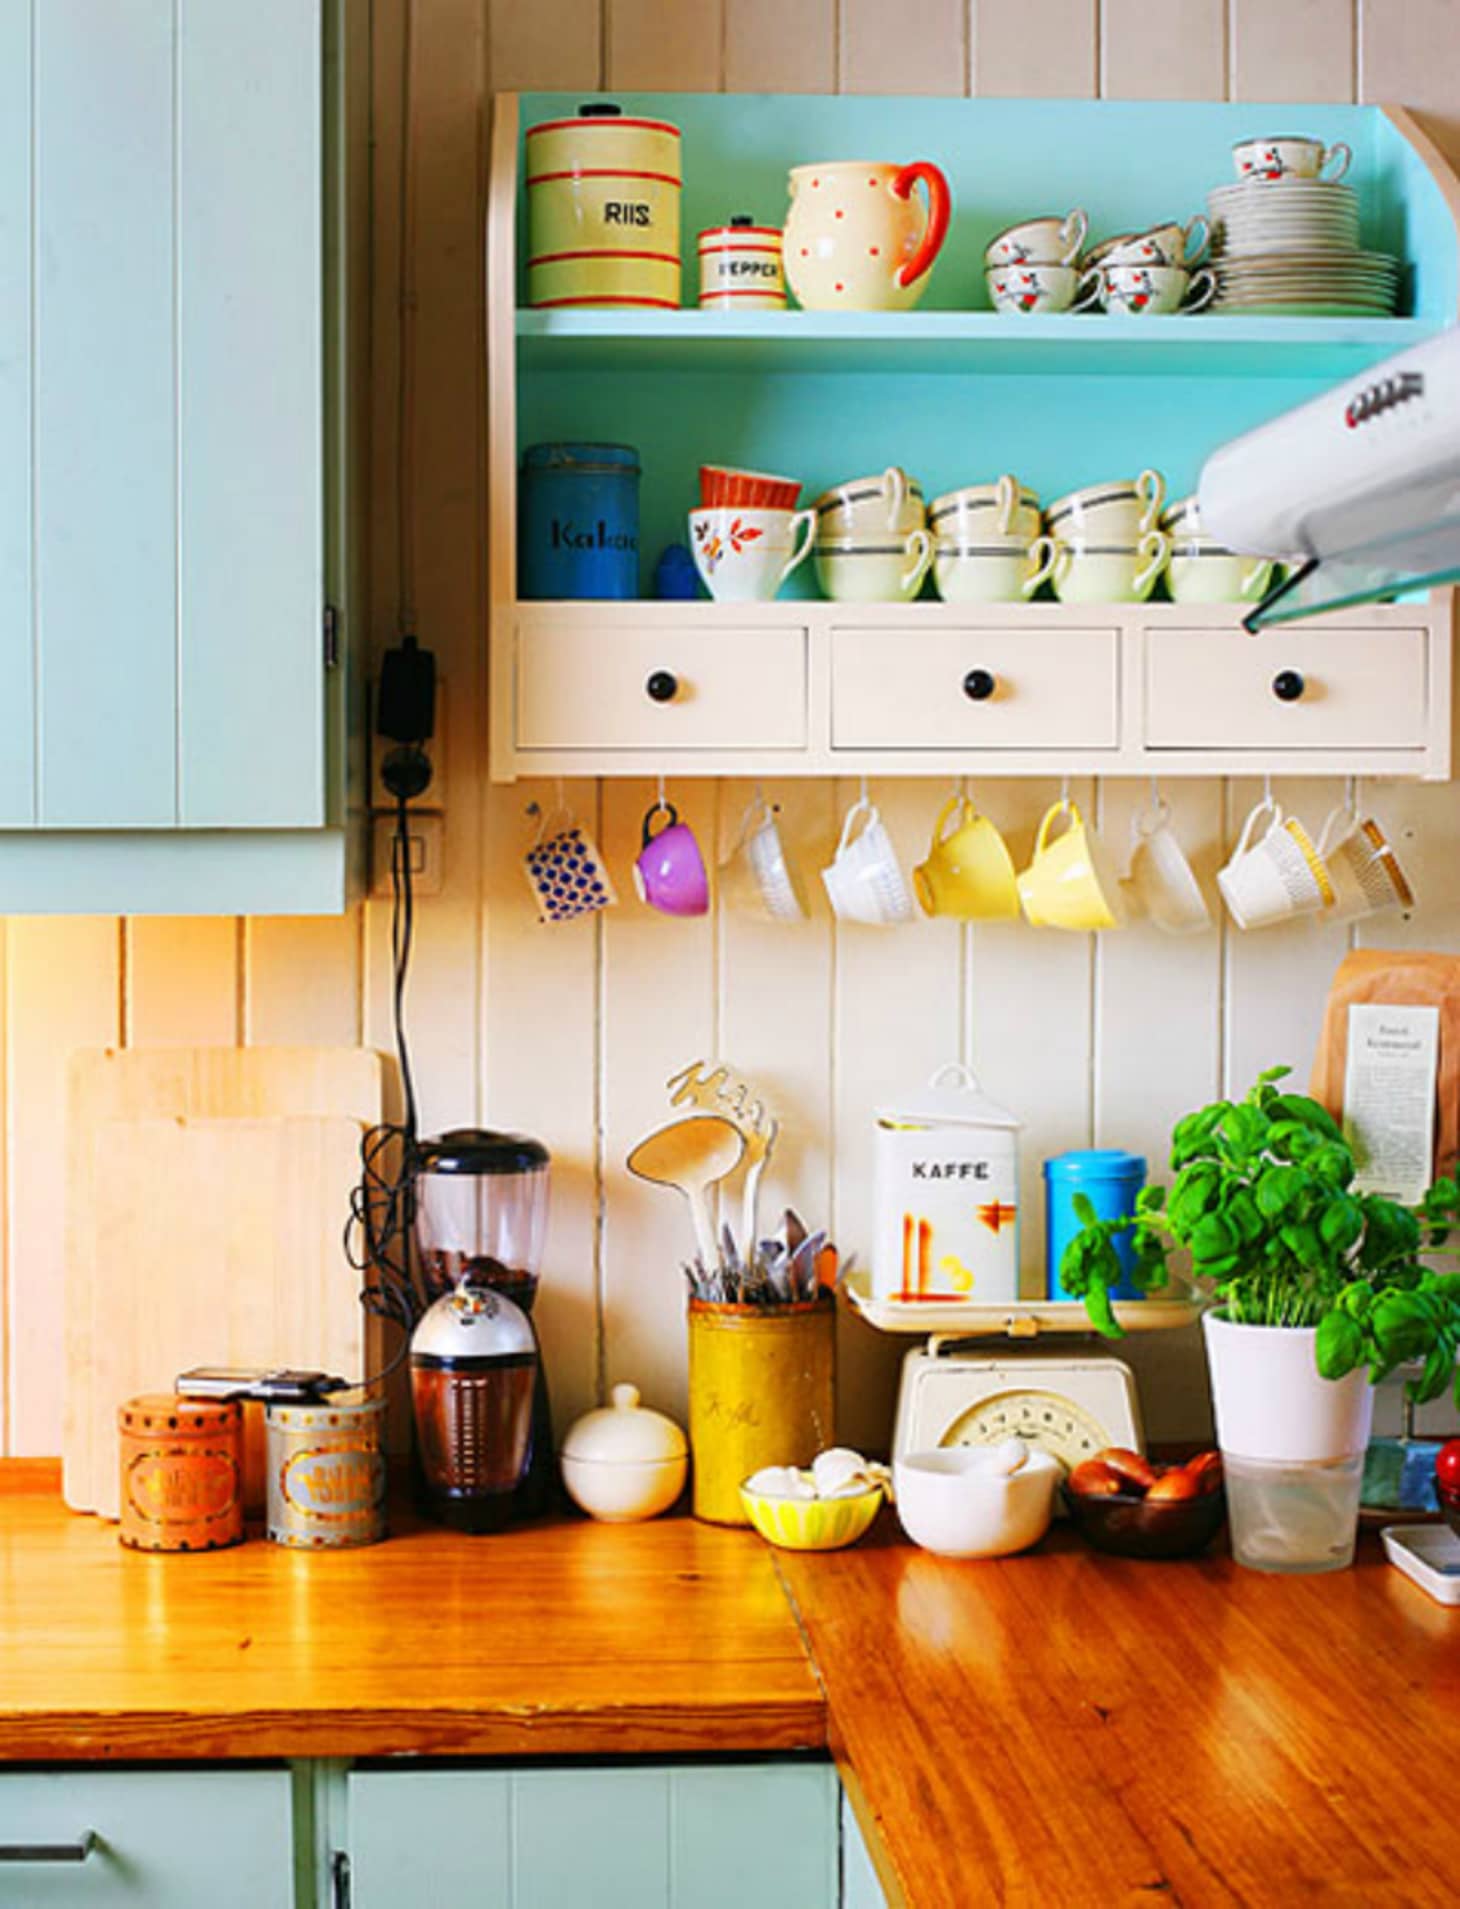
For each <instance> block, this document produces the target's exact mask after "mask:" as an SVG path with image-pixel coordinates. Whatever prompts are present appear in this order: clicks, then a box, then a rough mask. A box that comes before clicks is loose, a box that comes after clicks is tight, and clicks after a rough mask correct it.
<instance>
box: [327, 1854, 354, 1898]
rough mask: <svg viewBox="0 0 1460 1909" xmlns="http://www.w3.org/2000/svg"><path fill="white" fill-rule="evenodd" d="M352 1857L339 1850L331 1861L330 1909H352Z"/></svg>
mask: <svg viewBox="0 0 1460 1909" xmlns="http://www.w3.org/2000/svg"><path fill="white" fill-rule="evenodd" d="M351 1900H352V1896H351V1890H350V1856H349V1852H348V1851H347V1850H343V1849H337V1850H336V1851H335V1853H334V1855H333V1857H332V1858H331V1859H330V1909H350V1903H351Z"/></svg>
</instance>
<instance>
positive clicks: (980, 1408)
mask: <svg viewBox="0 0 1460 1909" xmlns="http://www.w3.org/2000/svg"><path fill="white" fill-rule="evenodd" d="M1005 1438H1022V1439H1023V1440H1025V1442H1026V1443H1027V1444H1031V1445H1039V1446H1042V1447H1043V1449H1044V1450H1045V1451H1047V1452H1048V1453H1049V1454H1050V1456H1051V1457H1053V1458H1057V1459H1058V1460H1059V1461H1060V1463H1061V1464H1062V1465H1063V1466H1064V1467H1065V1469H1066V1470H1067V1471H1073V1469H1074V1468H1075V1466H1076V1465H1078V1464H1079V1463H1080V1462H1081V1461H1082V1460H1083V1459H1086V1458H1090V1457H1093V1455H1094V1454H1095V1453H1096V1452H1098V1451H1102V1450H1103V1449H1104V1448H1105V1446H1107V1445H1108V1444H1109V1443H1110V1435H1109V1433H1108V1432H1107V1431H1106V1429H1105V1427H1104V1426H1103V1425H1102V1424H1101V1423H1100V1421H1099V1420H1098V1419H1097V1418H1095V1417H1093V1416H1092V1415H1091V1414H1090V1413H1089V1412H1087V1411H1086V1410H1085V1408H1084V1407H1083V1406H1081V1405H1076V1404H1075V1402H1074V1400H1073V1399H1067V1398H1062V1397H1061V1396H1060V1394H1059V1393H1058V1392H1044V1391H1040V1390H1039V1389H1037V1388H1034V1387H1028V1386H1018V1387H1011V1388H1010V1389H1009V1390H1007V1391H1004V1392H995V1393H992V1394H991V1395H990V1396H989V1397H988V1398H986V1399H980V1400H979V1402H978V1404H977V1405H974V1406H970V1407H969V1409H968V1411H966V1412H965V1413H964V1414H963V1415H962V1417H961V1418H957V1419H955V1420H954V1421H953V1423H952V1424H951V1425H950V1426H949V1427H948V1430H947V1431H946V1432H945V1433H944V1435H943V1443H944V1444H945V1445H996V1444H997V1443H998V1442H999V1440H1000V1439H1005Z"/></svg>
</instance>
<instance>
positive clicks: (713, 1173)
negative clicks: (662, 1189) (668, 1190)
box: [629, 1114, 745, 1272]
mask: <svg viewBox="0 0 1460 1909" xmlns="http://www.w3.org/2000/svg"><path fill="white" fill-rule="evenodd" d="M744 1152H745V1139H744V1136H743V1135H742V1134H741V1132H740V1130H739V1128H738V1127H736V1126H735V1125H734V1123H733V1122H732V1121H729V1120H722V1119H721V1117H720V1115H719V1114H689V1115H687V1116H686V1117H685V1118H684V1119H682V1120H671V1121H670V1123H669V1125H668V1126H667V1127H658V1128H656V1129H655V1131H654V1132H653V1133H650V1134H645V1136H644V1138H643V1139H642V1140H641V1141H640V1142H639V1144H638V1146H636V1147H635V1148H634V1150H633V1152H632V1153H631V1154H630V1155H629V1172H630V1173H632V1174H634V1175H635V1176H636V1177H637V1178H638V1179H640V1180H647V1181H648V1182H649V1184H650V1185H651V1186H669V1187H675V1188H677V1189H678V1191H679V1192H681V1193H682V1194H683V1195H684V1197H685V1200H686V1201H687V1202H688V1205H689V1216H690V1222H691V1224H692V1225H693V1227H694V1232H695V1244H696V1245H697V1246H698V1248H699V1253H700V1258H701V1260H703V1262H704V1265H705V1270H706V1271H707V1272H708V1271H711V1270H712V1269H713V1268H714V1266H715V1263H716V1261H717V1259H718V1257H719V1255H718V1254H717V1253H716V1251H715V1235H714V1231H713V1229H712V1227H711V1225H710V1207H709V1202H708V1201H707V1200H706V1198H705V1191H706V1189H707V1188H709V1187H712V1186H713V1185H714V1184H715V1182H716V1181H717V1180H723V1179H724V1178H725V1175H726V1174H727V1173H733V1172H734V1171H735V1169H736V1167H738V1166H739V1165H740V1158H741V1155H742V1154H743V1153H744Z"/></svg>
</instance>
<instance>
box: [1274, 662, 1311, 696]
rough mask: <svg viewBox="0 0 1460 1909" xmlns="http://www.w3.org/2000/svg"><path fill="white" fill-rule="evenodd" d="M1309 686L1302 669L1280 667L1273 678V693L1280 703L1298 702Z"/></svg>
mask: <svg viewBox="0 0 1460 1909" xmlns="http://www.w3.org/2000/svg"><path fill="white" fill-rule="evenodd" d="M1307 687H1308V685H1307V684H1306V683H1305V682H1304V681H1303V676H1302V672H1301V671H1300V670H1295V669H1280V670H1279V671H1278V673H1277V675H1276V676H1274V677H1273V679H1272V693H1273V695H1274V696H1276V697H1277V699H1278V701H1279V702H1280V703H1296V702H1298V701H1299V700H1300V698H1301V697H1302V694H1303V691H1304V690H1305V689H1306V688H1307Z"/></svg>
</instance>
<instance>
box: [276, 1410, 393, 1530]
mask: <svg viewBox="0 0 1460 1909" xmlns="http://www.w3.org/2000/svg"><path fill="white" fill-rule="evenodd" d="M267 1426H268V1441H269V1511H268V1531H269V1536H270V1538H272V1539H273V1541H274V1543H275V1544H285V1545H292V1546H294V1547H295V1548H297V1549H300V1550H311V1551H315V1550H322V1549H327V1548H332V1549H343V1548H345V1547H347V1546H350V1545H362V1544H375V1543H377V1542H378V1541H379V1540H380V1539H381V1538H383V1537H384V1536H385V1451H384V1447H383V1436H382V1435H383V1432H384V1426H385V1400H384V1398H383V1397H381V1396H380V1395H379V1394H372V1393H349V1392H335V1393H332V1394H331V1395H330V1396H329V1397H328V1398H326V1399H321V1400H319V1401H317V1402H314V1403H311V1404H308V1405H271V1406H270V1407H269V1409H268V1418H267Z"/></svg>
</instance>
